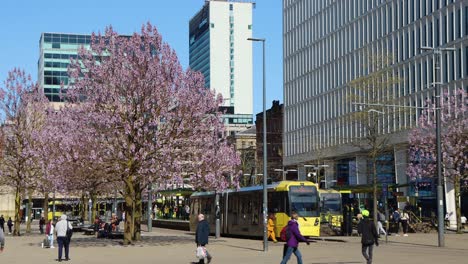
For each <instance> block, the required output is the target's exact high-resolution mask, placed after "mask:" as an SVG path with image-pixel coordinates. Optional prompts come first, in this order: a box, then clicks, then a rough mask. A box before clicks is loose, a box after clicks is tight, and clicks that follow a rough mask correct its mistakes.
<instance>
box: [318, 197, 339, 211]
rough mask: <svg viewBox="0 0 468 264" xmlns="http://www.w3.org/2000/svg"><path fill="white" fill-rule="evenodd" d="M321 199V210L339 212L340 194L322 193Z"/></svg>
mask: <svg viewBox="0 0 468 264" xmlns="http://www.w3.org/2000/svg"><path fill="white" fill-rule="evenodd" d="M322 200H323V208H322V211H323V212H333V213H340V212H341V196H340V195H339V194H324V195H323V196H322Z"/></svg>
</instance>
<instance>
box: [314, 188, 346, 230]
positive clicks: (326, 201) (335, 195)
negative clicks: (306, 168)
mask: <svg viewBox="0 0 468 264" xmlns="http://www.w3.org/2000/svg"><path fill="white" fill-rule="evenodd" d="M319 194H320V221H321V223H322V224H323V223H328V224H329V225H330V227H331V228H332V229H335V230H338V231H340V230H341V222H343V214H342V213H343V210H342V202H341V193H340V192H339V191H336V190H324V189H320V190H319Z"/></svg>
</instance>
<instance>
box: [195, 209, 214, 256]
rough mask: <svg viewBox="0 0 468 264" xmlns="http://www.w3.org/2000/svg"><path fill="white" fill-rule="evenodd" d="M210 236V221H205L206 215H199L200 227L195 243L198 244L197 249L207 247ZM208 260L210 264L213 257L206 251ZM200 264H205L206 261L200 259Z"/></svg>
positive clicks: (198, 227)
mask: <svg viewBox="0 0 468 264" xmlns="http://www.w3.org/2000/svg"><path fill="white" fill-rule="evenodd" d="M209 235H210V225H209V224H208V221H206V220H205V215H203V214H199V215H198V225H197V231H196V232H195V243H197V247H205V246H206V245H207V244H208V236H209ZM205 252H206V258H207V259H208V263H210V262H211V259H212V256H211V255H210V253H208V250H206V248H205ZM198 263H199V264H204V263H205V259H204V258H203V259H200V261H199V262H198Z"/></svg>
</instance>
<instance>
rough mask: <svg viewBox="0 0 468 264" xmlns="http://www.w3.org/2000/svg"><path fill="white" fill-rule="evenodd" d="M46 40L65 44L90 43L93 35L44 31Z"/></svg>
mask: <svg viewBox="0 0 468 264" xmlns="http://www.w3.org/2000/svg"><path fill="white" fill-rule="evenodd" d="M44 42H46V43H63V44H90V43H91V36H90V35H72V34H56V33H44Z"/></svg>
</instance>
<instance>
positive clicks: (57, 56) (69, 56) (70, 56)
mask: <svg viewBox="0 0 468 264" xmlns="http://www.w3.org/2000/svg"><path fill="white" fill-rule="evenodd" d="M44 58H46V59H62V60H69V59H75V60H76V59H77V58H78V55H77V54H58V53H44Z"/></svg>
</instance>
